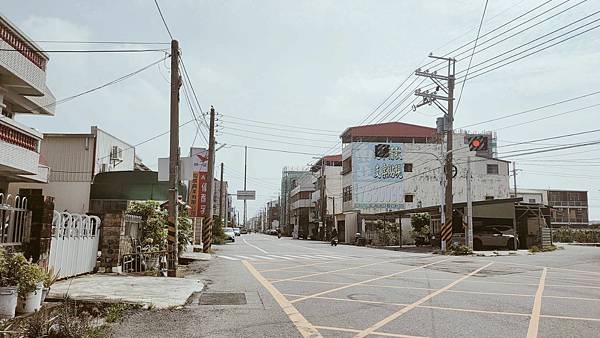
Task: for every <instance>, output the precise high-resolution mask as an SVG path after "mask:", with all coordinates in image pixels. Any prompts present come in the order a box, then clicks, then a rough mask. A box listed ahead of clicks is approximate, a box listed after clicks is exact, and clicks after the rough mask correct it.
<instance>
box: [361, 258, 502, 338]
mask: <svg viewBox="0 0 600 338" xmlns="http://www.w3.org/2000/svg"><path fill="white" fill-rule="evenodd" d="M492 264H494V262H491V263H488V264H487V265H484V266H482V267H480V268H478V269H477V270H475V271H473V272H471V273H469V274H468V275H466V276H463V277H461V278H459V279H457V280H455V281H454V282H452V283H450V284H448V285H446V286H445V287H443V288H441V289H439V290H437V291H435V292H432V293H430V294H429V295H427V296H425V297H423V298H421V299H419V300H418V301H416V302H414V303H412V304H410V305H407V306H406V307H404V308H402V309H400V310H399V311H397V312H395V313H393V314H391V315H389V316H387V317H386V318H384V319H382V320H381V321H379V322H377V323H375V324H374V325H372V326H371V327H369V328H367V329H365V330H363V331H361V332H359V333H358V334H357V335H356V336H355V337H357V338H362V337H366V336H368V335H370V334H373V332H374V331H376V330H378V329H379V328H381V327H382V326H384V325H386V324H388V323H389V322H391V321H393V320H394V319H396V318H398V317H400V316H402V315H403V314H405V313H407V312H408V311H410V310H412V309H414V308H416V307H417V306H419V305H421V304H423V303H425V302H426V301H428V300H429V299H431V298H433V297H435V296H437V295H439V294H440V293H442V292H444V291H446V290H448V289H450V288H452V287H453V286H455V285H456V284H458V283H460V282H462V281H463V280H465V279H467V278H469V277H471V276H473V275H474V274H476V273H478V272H479V271H481V270H483V269H485V268H487V267H489V266H490V265H492Z"/></svg>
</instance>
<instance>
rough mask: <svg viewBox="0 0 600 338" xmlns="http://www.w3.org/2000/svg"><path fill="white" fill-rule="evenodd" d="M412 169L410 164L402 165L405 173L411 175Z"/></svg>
mask: <svg viewBox="0 0 600 338" xmlns="http://www.w3.org/2000/svg"><path fill="white" fill-rule="evenodd" d="M412 168H413V165H412V163H404V172H405V173H412Z"/></svg>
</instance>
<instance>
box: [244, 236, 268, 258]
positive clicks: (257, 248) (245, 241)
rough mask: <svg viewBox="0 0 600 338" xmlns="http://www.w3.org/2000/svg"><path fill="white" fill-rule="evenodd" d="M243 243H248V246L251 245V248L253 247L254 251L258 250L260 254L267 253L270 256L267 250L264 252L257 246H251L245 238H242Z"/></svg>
mask: <svg viewBox="0 0 600 338" xmlns="http://www.w3.org/2000/svg"><path fill="white" fill-rule="evenodd" d="M242 241H244V243H246V244H247V245H249V246H251V247H253V248H254V249H256V250H258V251H260V252H262V253H266V254H268V252H267V251H265V250H263V249H261V248H259V247H257V246H256V245H253V244H250V243H248V241H247V240H246V239H245V238H242Z"/></svg>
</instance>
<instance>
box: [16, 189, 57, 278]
mask: <svg viewBox="0 0 600 338" xmlns="http://www.w3.org/2000/svg"><path fill="white" fill-rule="evenodd" d="M26 197H27V209H29V210H30V214H29V215H28V217H30V218H31V222H29V220H27V221H26V222H25V224H27V226H26V228H25V229H24V235H23V247H24V248H23V249H24V251H25V255H26V256H27V257H31V258H32V259H33V261H34V262H37V263H38V264H39V265H41V266H42V267H43V268H47V267H48V258H49V256H50V242H51V239H52V217H53V216H54V198H53V197H50V196H42V195H30V196H26ZM28 223H29V224H28Z"/></svg>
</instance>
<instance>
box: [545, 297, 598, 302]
mask: <svg viewBox="0 0 600 338" xmlns="http://www.w3.org/2000/svg"><path fill="white" fill-rule="evenodd" d="M542 298H556V299H566V300H585V301H592V302H600V298H584V297H569V296H542Z"/></svg>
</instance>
